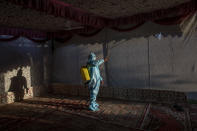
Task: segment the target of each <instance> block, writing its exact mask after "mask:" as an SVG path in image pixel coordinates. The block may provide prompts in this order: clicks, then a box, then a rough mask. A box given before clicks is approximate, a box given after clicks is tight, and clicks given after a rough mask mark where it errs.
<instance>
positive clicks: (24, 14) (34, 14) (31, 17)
mask: <svg viewBox="0 0 197 131" xmlns="http://www.w3.org/2000/svg"><path fill="white" fill-rule="evenodd" d="M0 17H1V18H0V26H1V27H16V28H22V29H32V30H40V31H47V32H55V31H59V30H64V29H65V30H66V29H68V28H70V27H76V26H79V24H77V23H76V22H74V21H70V20H68V19H65V18H61V17H55V16H53V15H48V14H46V13H44V12H38V11H36V10H33V9H28V8H23V7H22V6H18V5H14V4H12V3H9V2H7V1H5V0H0Z"/></svg>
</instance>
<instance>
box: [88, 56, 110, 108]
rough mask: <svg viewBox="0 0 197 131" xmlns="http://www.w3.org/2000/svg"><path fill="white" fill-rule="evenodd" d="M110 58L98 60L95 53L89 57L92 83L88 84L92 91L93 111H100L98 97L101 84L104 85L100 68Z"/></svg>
mask: <svg viewBox="0 0 197 131" xmlns="http://www.w3.org/2000/svg"><path fill="white" fill-rule="evenodd" d="M107 60H108V58H105V60H104V59H100V60H96V55H95V54H94V53H90V55H89V56H88V62H87V67H88V71H89V74H90V82H89V83H88V88H89V91H90V105H89V109H90V110H91V111H98V110H99V108H98V107H99V104H98V103H96V97H97V94H98V92H99V87H100V84H101V83H102V84H103V78H102V77H101V75H100V70H99V66H100V65H101V64H102V63H103V62H106V61H107Z"/></svg>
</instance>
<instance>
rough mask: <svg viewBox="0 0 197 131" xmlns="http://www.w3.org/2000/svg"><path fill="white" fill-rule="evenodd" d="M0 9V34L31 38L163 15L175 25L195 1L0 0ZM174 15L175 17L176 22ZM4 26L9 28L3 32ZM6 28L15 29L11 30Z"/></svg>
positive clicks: (193, 7) (192, 8) (195, 5)
mask: <svg viewBox="0 0 197 131" xmlns="http://www.w3.org/2000/svg"><path fill="white" fill-rule="evenodd" d="M0 8H1V10H0V17H1V19H0V27H1V30H0V34H3V33H6V34H18V35H21V34H22V35H28V36H32V37H33V36H34V37H35V36H47V34H48V33H49V32H50V33H51V32H52V33H56V35H57V33H60V32H64V33H65V32H68V31H70V30H74V31H75V30H76V29H81V30H86V32H87V31H89V29H87V27H88V28H90V27H91V28H93V29H97V30H96V32H98V30H100V29H102V28H103V27H110V28H113V29H116V30H117V27H120V26H122V25H127V24H129V25H134V28H135V27H138V26H140V25H142V24H143V23H144V22H146V21H154V22H157V23H162V24H163V22H164V24H166V21H163V20H162V21H158V20H161V19H163V18H165V19H166V18H167V17H175V19H174V18H173V19H172V20H171V19H170V24H172V23H173V24H177V23H180V20H182V18H185V16H186V15H190V14H191V12H192V13H194V12H196V10H197V1H196V0H88V1H86V0H7V1H5V0H0ZM176 17H178V22H177V18H176ZM180 18H181V19H180ZM155 20H157V21H155ZM168 21H169V20H168ZM167 23H168V22H167ZM135 25H136V26H135ZM82 27H84V28H82ZM5 28H8V29H9V30H6V31H5V30H4V29H5ZM10 28H15V29H14V31H13V29H11V30H10ZM24 29H30V30H32V31H41V32H39V33H37V32H36V33H35V32H34V33H33V35H32V32H29V31H26V30H24ZM131 29H133V27H131ZM2 30H3V31H2ZM91 30H92V29H91ZM77 31H78V30H77ZM125 31H126V30H125ZM127 31H129V30H127ZM27 32H28V33H27ZM35 34H36V35H35ZM93 34H94V33H93ZM58 35H59V34H58ZM50 36H54V34H52V35H50Z"/></svg>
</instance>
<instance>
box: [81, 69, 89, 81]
mask: <svg viewBox="0 0 197 131" xmlns="http://www.w3.org/2000/svg"><path fill="white" fill-rule="evenodd" d="M80 72H81V76H82V79H83V81H84V83H85V82H87V81H89V80H90V75H89V72H88V68H87V67H86V66H83V67H81V69H80Z"/></svg>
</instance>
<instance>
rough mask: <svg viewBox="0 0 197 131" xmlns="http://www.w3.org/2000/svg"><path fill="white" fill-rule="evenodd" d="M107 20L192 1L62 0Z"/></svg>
mask: <svg viewBox="0 0 197 131" xmlns="http://www.w3.org/2000/svg"><path fill="white" fill-rule="evenodd" d="M60 1H63V2H65V3H68V4H71V5H72V6H74V7H78V8H80V9H83V10H86V11H87V12H90V13H92V14H95V15H99V16H102V17H106V18H119V17H126V16H132V15H136V14H140V13H148V12H152V11H155V10H159V9H167V8H172V7H175V6H177V5H180V4H182V3H185V2H188V1H190V0H88V1H87V0H60Z"/></svg>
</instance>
